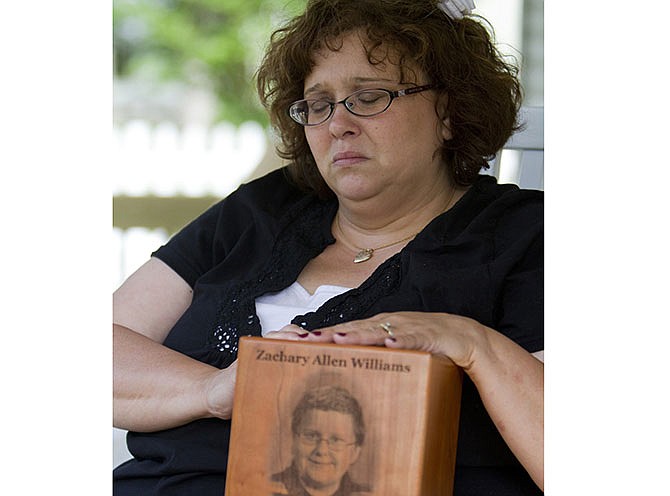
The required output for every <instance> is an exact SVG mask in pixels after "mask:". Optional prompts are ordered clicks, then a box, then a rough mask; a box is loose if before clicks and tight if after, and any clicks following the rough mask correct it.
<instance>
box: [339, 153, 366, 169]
mask: <svg viewBox="0 0 670 496" xmlns="http://www.w3.org/2000/svg"><path fill="white" fill-rule="evenodd" d="M367 159H368V157H366V156H365V155H363V154H362V153H359V152H351V151H349V152H338V153H336V154H335V155H333V165H335V166H344V165H353V164H357V163H359V162H362V161H364V160H367Z"/></svg>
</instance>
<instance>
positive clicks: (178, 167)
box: [112, 120, 269, 287]
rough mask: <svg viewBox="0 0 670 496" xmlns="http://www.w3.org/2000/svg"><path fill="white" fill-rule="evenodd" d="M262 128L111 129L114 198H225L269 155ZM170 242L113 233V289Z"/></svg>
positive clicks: (141, 124)
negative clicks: (112, 134) (177, 196)
mask: <svg viewBox="0 0 670 496" xmlns="http://www.w3.org/2000/svg"><path fill="white" fill-rule="evenodd" d="M268 146H269V141H268V138H267V133H266V131H265V129H263V127H262V126H261V125H259V124H257V123H255V122H246V123H244V124H242V125H240V126H239V127H235V126H233V125H232V124H229V123H219V124H217V125H215V126H213V127H211V128H207V127H205V126H203V125H197V124H191V125H186V126H184V127H183V128H181V129H180V128H178V127H177V125H176V124H174V123H171V122H162V123H159V124H157V125H152V124H150V123H149V122H147V121H140V120H135V121H130V122H128V123H127V124H125V125H124V126H115V128H114V149H113V152H114V160H113V164H114V173H113V185H112V190H113V194H114V195H129V196H143V195H156V196H166V197H167V196H175V195H183V196H205V195H214V196H218V197H224V196H226V195H227V194H228V193H230V192H231V191H233V190H234V189H235V188H236V187H237V186H238V185H239V184H240V183H241V182H242V181H244V180H245V179H246V178H248V177H249V175H250V174H251V173H252V172H253V171H254V169H255V168H256V167H257V166H258V164H259V163H260V162H261V159H262V158H263V157H264V156H265V154H266V152H267V151H268ZM167 238H168V235H167V232H166V231H165V230H162V229H154V230H149V229H145V228H142V227H136V228H131V229H126V230H121V229H116V228H115V229H114V244H115V253H116V257H117V261H116V265H115V267H116V270H115V277H114V281H113V284H114V287H117V286H118V285H119V284H120V283H121V282H122V281H123V280H124V279H125V278H126V277H127V276H128V275H130V274H131V273H132V272H133V271H134V270H135V269H137V268H138V267H139V266H140V265H141V264H142V263H143V262H144V261H146V260H147V258H148V257H149V254H150V253H151V252H152V251H153V250H155V249H156V248H157V247H158V246H160V245H161V244H163V243H164V242H165V241H166V240H167Z"/></svg>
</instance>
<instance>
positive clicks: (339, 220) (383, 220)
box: [333, 184, 465, 249]
mask: <svg viewBox="0 0 670 496" xmlns="http://www.w3.org/2000/svg"><path fill="white" fill-rule="evenodd" d="M464 193H465V189H460V188H457V187H455V186H452V185H451V184H448V185H446V187H439V186H438V185H436V187H435V191H433V192H432V194H430V195H425V196H421V197H418V198H417V199H416V200H415V201H414V202H412V201H411V199H398V198H395V199H393V201H388V202H385V201H381V200H379V199H376V201H372V200H366V201H365V202H347V201H346V200H343V199H340V205H339V209H338V213H337V216H336V218H335V225H333V232H335V233H338V232H339V234H340V236H339V238H340V239H341V240H342V241H343V243H344V244H345V245H347V246H348V247H350V248H352V249H362V248H375V247H379V246H383V245H386V244H389V243H395V242H397V241H400V240H403V238H406V237H410V238H411V237H413V236H415V235H416V234H418V233H419V232H420V231H421V230H422V229H423V228H424V227H425V226H426V225H428V223H430V221H431V220H433V219H434V218H435V217H437V216H438V215H440V214H441V213H443V212H445V211H446V210H448V209H449V208H451V207H452V206H453V205H454V204H455V203H456V202H457V201H458V200H459V199H460V198H461V196H463V194H464ZM336 237H337V236H336ZM408 241H409V240H407V242H408ZM398 244H400V243H398Z"/></svg>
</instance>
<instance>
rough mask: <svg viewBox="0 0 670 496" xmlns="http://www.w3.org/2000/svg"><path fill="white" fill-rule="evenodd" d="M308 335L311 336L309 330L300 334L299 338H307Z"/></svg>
mask: <svg viewBox="0 0 670 496" xmlns="http://www.w3.org/2000/svg"><path fill="white" fill-rule="evenodd" d="M307 336H309V332H306V333H304V334H298V337H299V338H306V337H307Z"/></svg>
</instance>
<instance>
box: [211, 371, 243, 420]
mask: <svg viewBox="0 0 670 496" xmlns="http://www.w3.org/2000/svg"><path fill="white" fill-rule="evenodd" d="M236 377H237V360H235V361H234V362H233V363H232V364H231V365H230V367H227V368H225V369H223V370H220V371H218V372H217V373H216V374H214V375H213V376H212V377H211V378H210V379H209V381H208V382H207V385H206V398H207V407H208V410H209V411H210V412H211V414H212V415H213V416H214V417H218V418H222V419H229V418H231V416H232V414H233V393H234V392H235V378H236Z"/></svg>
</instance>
